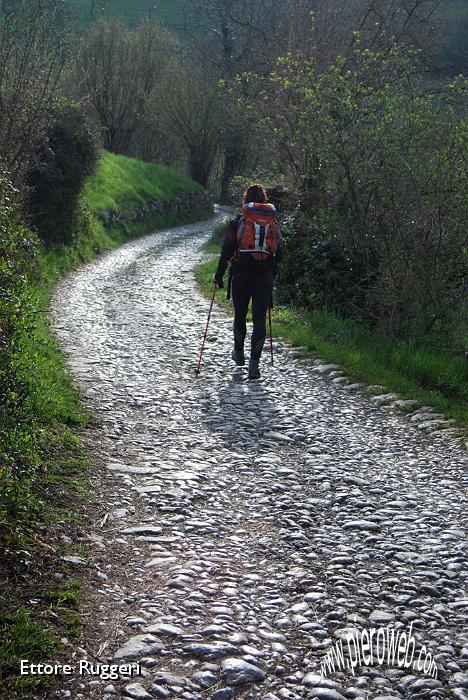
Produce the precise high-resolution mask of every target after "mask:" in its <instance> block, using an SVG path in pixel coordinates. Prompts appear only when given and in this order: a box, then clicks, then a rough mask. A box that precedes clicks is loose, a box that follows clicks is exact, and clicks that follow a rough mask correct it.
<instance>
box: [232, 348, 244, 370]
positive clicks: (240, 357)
mask: <svg viewBox="0 0 468 700" xmlns="http://www.w3.org/2000/svg"><path fill="white" fill-rule="evenodd" d="M231 357H232V359H233V360H234V362H235V363H236V365H237V366H238V367H243V366H244V365H245V355H244V351H243V350H238V349H237V348H234V350H233V351H232V355H231Z"/></svg>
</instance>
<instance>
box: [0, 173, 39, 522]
mask: <svg viewBox="0 0 468 700" xmlns="http://www.w3.org/2000/svg"><path fill="white" fill-rule="evenodd" d="M13 196H14V191H13V190H12V188H11V187H10V185H9V184H8V182H7V181H6V179H5V177H2V176H1V175H0V494H1V495H0V527H1V525H2V512H5V511H11V510H12V509H14V508H15V504H16V500H17V496H18V489H19V488H20V480H21V476H22V474H23V473H24V472H25V471H27V470H28V469H29V468H30V467H31V465H32V461H33V459H34V447H33V444H34V440H33V435H32V427H31V424H30V419H29V414H28V406H27V404H28V398H29V394H30V387H29V384H28V381H29V379H28V378H29V377H31V375H32V372H31V371H29V370H31V368H25V367H24V366H23V356H22V352H21V338H22V337H23V336H24V335H25V334H27V333H29V332H30V330H31V326H32V323H31V320H32V305H31V301H30V298H29V293H28V279H29V277H30V275H31V273H32V271H33V270H34V260H35V250H36V240H35V238H34V237H33V236H32V235H31V234H30V232H28V231H26V229H24V228H23V227H22V226H21V225H20V224H19V223H18V221H17V219H16V213H15V208H14V206H13V204H12V201H13Z"/></svg>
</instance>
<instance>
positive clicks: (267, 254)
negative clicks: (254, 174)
mask: <svg viewBox="0 0 468 700" xmlns="http://www.w3.org/2000/svg"><path fill="white" fill-rule="evenodd" d="M280 260H281V236H280V230H279V226H278V224H277V222H276V209H275V207H274V206H273V204H270V203H268V198H267V195H266V193H265V190H264V189H263V187H262V186H261V185H252V186H251V187H249V188H248V189H247V190H246V192H245V193H244V206H243V208H242V213H241V214H240V215H239V216H238V217H236V218H235V219H233V220H232V221H231V222H230V223H229V226H228V228H227V230H226V233H225V235H224V241H223V245H222V249H221V256H220V258H219V263H218V269H217V271H216V273H215V275H214V277H213V282H214V283H215V284H217V285H218V286H219V287H220V288H222V287H223V286H224V285H223V275H224V273H225V272H226V268H227V266H228V264H229V262H231V269H230V274H229V285H230V290H229V289H228V297H229V291H231V293H232V301H233V305H234V350H233V351H232V359H233V360H234V362H235V363H236V365H237V366H239V367H242V366H243V365H245V355H244V341H245V336H246V334H247V326H246V317H247V311H248V308H249V303H250V300H251V299H252V320H253V332H252V339H251V350H250V361H249V379H258V378H259V377H260V370H259V362H260V357H261V354H262V350H263V346H264V344H265V338H266V315H267V311H268V308H269V307H270V306H271V304H272V295H273V283H274V279H275V276H276V273H277V266H278V263H279V262H280Z"/></svg>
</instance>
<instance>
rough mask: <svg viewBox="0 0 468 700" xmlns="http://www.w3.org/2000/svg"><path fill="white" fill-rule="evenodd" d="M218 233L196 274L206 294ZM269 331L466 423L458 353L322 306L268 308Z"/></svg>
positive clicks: (466, 397)
mask: <svg viewBox="0 0 468 700" xmlns="http://www.w3.org/2000/svg"><path fill="white" fill-rule="evenodd" d="M221 232H222V227H220V228H219V229H218V230H217V231H216V232H215V234H214V235H213V237H212V238H211V240H210V241H209V242H208V243H207V245H206V250H207V252H209V253H213V254H214V255H213V258H212V259H211V260H209V261H207V262H204V263H202V264H201V265H200V266H199V267H198V269H197V273H196V274H197V279H198V282H199V284H200V286H201V288H202V290H203V291H204V293H205V295H206V296H210V295H211V293H212V289H213V286H212V278H213V274H214V272H215V270H216V265H217V258H216V255H215V254H216V253H219V245H220V243H219V241H220V234H221ZM217 302H218V303H219V304H220V305H222V306H223V307H225V308H226V309H228V310H230V309H231V308H232V307H231V303H230V302H228V301H227V300H226V291H225V290H224V289H222V290H218V291H217ZM273 332H274V335H275V336H277V337H281V338H284V339H285V340H287V341H289V342H290V343H291V345H293V346H294V347H301V348H305V349H306V350H305V351H304V352H308V353H311V354H315V355H317V356H318V357H320V358H321V359H323V360H326V361H329V362H336V363H337V364H339V365H340V366H341V368H342V369H343V370H344V371H345V372H346V374H348V375H349V376H350V377H352V378H353V379H355V380H356V381H359V382H364V383H365V384H368V385H372V384H379V385H383V386H384V387H385V388H386V390H388V391H389V392H397V393H398V394H400V395H401V396H402V397H404V398H408V399H415V400H417V401H419V402H420V403H421V405H426V406H432V407H433V408H435V409H437V410H438V411H441V412H442V413H444V414H445V415H446V416H447V417H448V418H453V419H455V420H456V421H457V422H458V423H459V425H460V426H461V427H462V428H464V429H466V428H468V365H467V363H466V361H465V358H464V357H462V356H460V355H454V354H452V353H450V352H449V351H448V350H445V351H444V350H437V349H434V348H433V347H431V346H430V345H429V343H426V344H425V343H424V341H423V340H421V339H415V340H413V341H408V342H404V341H399V340H397V339H394V338H390V337H388V336H384V335H383V334H382V333H379V332H378V331H376V330H374V329H371V328H367V327H365V326H363V325H361V324H359V323H357V322H355V321H352V320H349V319H343V318H339V317H338V316H335V315H333V314H331V313H327V312H326V311H314V312H311V311H305V310H303V309H296V308H293V307H291V306H279V307H277V308H275V309H274V311H273ZM226 352H227V351H226ZM379 393H383V392H379Z"/></svg>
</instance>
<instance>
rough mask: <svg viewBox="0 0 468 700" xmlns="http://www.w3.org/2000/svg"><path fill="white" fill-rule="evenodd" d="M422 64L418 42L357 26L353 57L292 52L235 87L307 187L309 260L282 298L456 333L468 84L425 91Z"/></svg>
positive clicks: (300, 243) (299, 245) (295, 230)
mask: <svg viewBox="0 0 468 700" xmlns="http://www.w3.org/2000/svg"><path fill="white" fill-rule="evenodd" d="M418 70H419V68H418V65H417V62H416V56H415V54H414V52H412V51H410V50H407V49H405V48H402V47H400V46H398V45H396V44H394V45H392V46H391V47H390V48H389V49H388V50H385V51H371V50H369V49H367V48H364V47H362V46H361V43H360V37H359V35H358V34H356V35H355V47H354V51H353V53H352V55H351V56H348V57H344V56H338V57H337V58H336V60H335V61H334V63H333V64H331V65H329V66H328V67H326V68H322V67H321V64H320V61H319V57H318V56H314V55H312V57H311V58H309V59H301V58H296V57H293V56H292V55H291V54H287V55H286V56H284V57H282V58H281V59H279V61H278V65H277V69H276V70H275V71H274V72H272V73H271V74H269V75H268V76H267V77H264V78H261V79H258V78H255V77H254V76H249V75H246V76H244V77H243V78H242V79H241V81H240V84H239V95H240V100H241V101H243V102H244V103H245V109H246V110H251V111H252V112H253V111H255V113H256V115H257V116H258V118H259V126H260V129H261V130H262V132H264V133H268V135H269V138H271V137H273V139H274V145H275V153H276V155H277V165H278V167H281V164H282V167H283V168H284V171H285V175H286V176H287V177H289V179H290V180H291V181H292V183H293V185H294V187H295V189H296V190H297V191H298V192H299V193H300V205H301V209H300V216H299V217H297V218H296V220H294V221H291V222H290V226H289V231H288V233H289V235H288V243H287V245H289V247H291V248H292V249H294V250H296V251H297V253H298V257H299V258H300V259H301V261H304V266H303V270H302V273H301V271H300V270H299V269H296V270H292V269H290V270H289V272H290V273H291V274H288V275H284V276H283V277H282V284H283V289H284V293H285V297H286V298H288V299H289V300H291V301H295V302H296V303H298V304H304V303H306V304H307V305H308V306H309V307H312V308H320V307H321V306H324V305H325V306H327V307H328V308H330V307H331V308H335V309H337V310H339V311H341V312H343V313H352V314H353V315H355V316H356V317H360V318H364V319H365V320H366V321H368V322H370V323H372V324H375V325H376V326H378V327H380V328H381V329H384V330H386V331H387V332H389V333H391V334H394V335H396V336H399V337H402V338H404V337H406V338H408V337H410V336H412V335H415V334H416V335H421V334H423V335H426V334H428V333H430V332H436V333H437V334H445V335H446V338H447V343H449V342H453V340H454V339H456V338H458V340H459V341H460V338H459V336H460V332H459V329H460V327H461V323H462V319H461V317H462V314H463V298H464V296H465V295H466V279H467V273H468V258H467V255H466V233H465V224H464V222H465V220H466V202H467V199H466V181H465V174H464V150H465V149H466V143H467V134H468V130H467V122H466V120H464V119H463V117H462V115H461V113H460V110H459V108H458V104H459V103H460V102H461V99H462V98H461V95H462V93H463V91H464V90H465V88H466V86H465V84H464V83H463V81H462V80H458V81H456V82H455V83H454V85H453V86H451V85H448V86H446V87H445V88H444V89H441V90H440V91H438V93H437V95H434V94H433V93H425V92H424V90H423V89H422V86H421V84H420V83H419V82H418ZM249 85H250V88H249ZM246 86H247V87H246ZM249 89H250V90H251V94H250V96H249V97H247V98H246V97H245V95H246V93H248V92H249ZM292 265H294V263H292ZM290 266H291V265H290ZM292 273H294V274H292ZM457 315H458V320H457V318H456V316H457ZM461 342H463V340H462V341H461ZM459 348H460V345H459Z"/></svg>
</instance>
